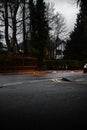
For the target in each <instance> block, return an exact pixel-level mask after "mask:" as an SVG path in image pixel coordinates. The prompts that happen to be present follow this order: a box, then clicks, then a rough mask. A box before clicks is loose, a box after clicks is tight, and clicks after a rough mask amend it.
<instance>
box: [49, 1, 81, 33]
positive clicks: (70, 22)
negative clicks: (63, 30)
mask: <svg viewBox="0 0 87 130" xmlns="http://www.w3.org/2000/svg"><path fill="white" fill-rule="evenodd" d="M48 2H53V3H54V4H55V5H54V7H55V10H56V11H58V12H59V13H61V14H62V15H63V17H64V18H65V21H66V25H67V30H68V32H70V31H71V30H72V29H73V27H74V24H75V22H76V17H77V15H76V14H77V13H78V12H79V8H77V4H76V2H75V0H48Z"/></svg>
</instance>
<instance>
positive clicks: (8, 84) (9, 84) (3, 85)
mask: <svg viewBox="0 0 87 130" xmlns="http://www.w3.org/2000/svg"><path fill="white" fill-rule="evenodd" d="M19 84H23V82H15V83H14V82H13V83H6V84H2V85H0V87H6V86H11V85H19Z"/></svg>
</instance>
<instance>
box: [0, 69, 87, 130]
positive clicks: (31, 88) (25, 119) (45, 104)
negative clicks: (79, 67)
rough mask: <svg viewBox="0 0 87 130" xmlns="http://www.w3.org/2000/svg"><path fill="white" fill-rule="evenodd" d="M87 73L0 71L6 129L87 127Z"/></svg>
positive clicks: (1, 121) (0, 108) (0, 122)
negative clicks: (14, 72)
mask: <svg viewBox="0 0 87 130" xmlns="http://www.w3.org/2000/svg"><path fill="white" fill-rule="evenodd" d="M86 123H87V74H83V72H82V71H76V72H74V71H60V72H57V71H53V72H51V73H45V74H35V73H34V74H32V75H30V74H17V75H16V74H14V75H0V126H2V130H4V129H5V130H6V129H8V130H21V129H22V128H23V129H24V130H37V129H38V130H39V129H40V130H42V129H43V130H49V129H51V128H52V129H53V130H56V129H58V128H60V129H62V128H67V129H71V128H76V127H77V128H79V127H80V128H81V127H82V128H83V127H87V124H86Z"/></svg>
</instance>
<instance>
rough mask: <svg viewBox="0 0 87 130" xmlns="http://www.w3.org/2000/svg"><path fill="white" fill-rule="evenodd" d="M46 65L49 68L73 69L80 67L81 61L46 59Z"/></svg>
mask: <svg viewBox="0 0 87 130" xmlns="http://www.w3.org/2000/svg"><path fill="white" fill-rule="evenodd" d="M46 65H47V69H49V70H67V69H68V70H75V69H82V66H83V62H82V63H81V62H80V61H77V60H47V61H46Z"/></svg>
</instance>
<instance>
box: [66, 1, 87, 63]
mask: <svg viewBox="0 0 87 130" xmlns="http://www.w3.org/2000/svg"><path fill="white" fill-rule="evenodd" d="M65 58H67V59H77V60H80V59H81V60H84V59H86V58H87V7H86V6H85V5H84V4H83V2H81V3H80V13H79V14H78V17H77V24H76V26H75V29H74V31H73V32H72V33H71V35H70V40H68V42H67V46H66V50H65Z"/></svg>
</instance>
